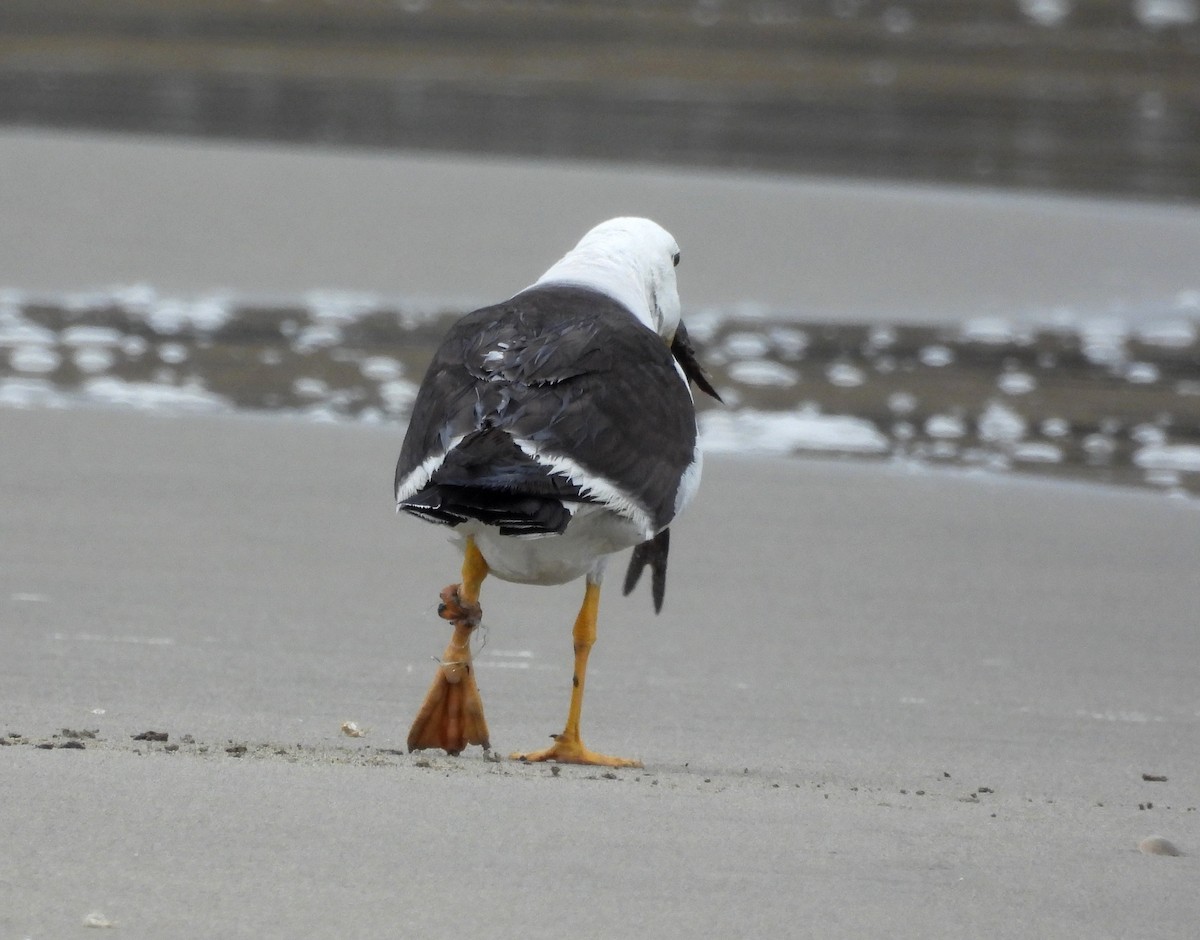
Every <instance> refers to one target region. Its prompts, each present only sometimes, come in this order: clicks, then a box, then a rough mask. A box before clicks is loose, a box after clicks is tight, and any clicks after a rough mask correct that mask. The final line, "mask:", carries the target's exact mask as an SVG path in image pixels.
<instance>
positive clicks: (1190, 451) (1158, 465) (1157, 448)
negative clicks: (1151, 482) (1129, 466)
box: [1133, 444, 1200, 473]
mask: <svg viewBox="0 0 1200 940" xmlns="http://www.w3.org/2000/svg"><path fill="white" fill-rule="evenodd" d="M1133 462H1134V463H1135V464H1137V465H1138V466H1139V467H1141V468H1142V469H1143V470H1176V471H1184V472H1188V473H1200V445H1196V444H1150V445H1147V446H1146V447H1143V448H1141V449H1140V450H1138V451H1137V452H1136V453H1135V454H1134V455H1133Z"/></svg>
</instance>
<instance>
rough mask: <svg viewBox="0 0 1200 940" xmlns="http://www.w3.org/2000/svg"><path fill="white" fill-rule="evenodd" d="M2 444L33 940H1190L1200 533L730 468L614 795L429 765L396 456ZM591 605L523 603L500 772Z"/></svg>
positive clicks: (848, 475)
mask: <svg viewBox="0 0 1200 940" xmlns="http://www.w3.org/2000/svg"><path fill="white" fill-rule="evenodd" d="M0 426H2V427H3V437H4V440H5V443H6V446H5V447H4V448H3V452H2V454H3V455H2V456H0V479H2V481H3V486H0V493H2V494H3V496H2V497H0V498H2V500H3V502H2V505H0V518H2V519H3V521H4V533H5V537H4V539H3V542H2V546H3V547H2V549H0V551H2V552H3V557H2V565H0V571H2V572H3V574H2V578H3V586H2V590H0V603H2V604H3V609H4V615H3V619H4V622H5V625H6V629H5V655H4V658H3V663H4V665H3V682H2V683H0V713H2V714H3V715H4V723H3V728H2V729H0V731H2V732H3V734H4V735H6V736H7V738H6V740H7V741H8V742H9V746H7V747H4V748H3V749H0V762H3V764H4V768H5V770H4V777H5V780H6V784H7V786H6V789H7V792H8V794H9V796H8V798H6V799H5V800H4V801H2V803H0V823H2V825H3V829H4V831H5V833H6V834H7V840H8V845H9V846H10V851H9V852H7V853H5V856H4V862H3V867H2V868H0V892H2V898H3V903H2V904H0V928H2V930H3V933H4V935H5V936H14V937H24V936H31V937H50V936H59V937H61V936H72V935H75V933H77V932H78V930H79V928H80V925H81V924H82V923H83V921H84V919H85V918H86V917H88V916H89V915H91V914H93V913H98V914H100V915H102V916H103V917H104V918H107V919H109V920H111V921H115V922H116V923H117V924H118V928H117V929H118V931H119V932H120V934H122V935H127V936H154V937H189V936H196V935H197V934H220V935H223V936H256V937H294V936H298V935H300V936H313V937H316V936H348V935H350V936H397V935H408V936H427V937H442V936H445V937H449V936H463V935H467V936H471V935H479V934H480V933H483V932H484V931H486V932H488V933H490V934H495V935H500V936H512V935H515V934H517V933H518V932H520V933H521V934H522V935H526V936H534V937H543V936H544V937H550V936H562V935H564V934H570V935H573V936H586V937H606V936H614V935H619V934H621V933H624V932H626V931H630V930H636V931H638V932H640V933H643V934H645V935H648V936H661V937H687V936H738V935H745V934H746V933H747V932H749V931H753V932H754V933H763V934H775V935H786V936H843V937H852V936H880V935H884V934H886V935H888V936H901V937H918V936H921V937H929V936H967V935H973V936H989V937H1028V936H1034V935H1035V936H1047V937H1050V936H1062V937H1066V936H1089V937H1127V936H1142V937H1181V938H1182V937H1188V936H1191V935H1192V932H1193V930H1194V924H1195V915H1196V901H1195V892H1194V891H1193V890H1192V889H1193V887H1194V885H1195V883H1196V875H1197V870H1196V865H1197V862H1196V859H1197V857H1198V853H1200V809H1198V808H1197V806H1198V804H1200V791H1198V789H1197V786H1196V781H1197V779H1200V759H1198V756H1197V750H1196V748H1195V746H1194V744H1195V741H1196V731H1197V726H1198V723H1200V700H1198V699H1197V696H1196V683H1195V670H1194V663H1195V662H1196V661H1197V655H1198V654H1200V649H1198V641H1197V633H1196V630H1195V612H1194V598H1193V592H1192V590H1191V587H1190V585H1191V583H1192V579H1193V576H1194V570H1193V569H1194V560H1195V557H1196V552H1195V550H1196V546H1197V536H1196V522H1197V518H1196V512H1195V507H1194V506H1191V505H1185V506H1182V507H1181V506H1180V505H1178V504H1177V503H1174V502H1172V501H1170V500H1166V499H1163V498H1161V497H1154V496H1147V495H1143V494H1135V493H1129V492H1125V491H1121V490H1115V489H1104V488H1098V487H1097V488H1087V487H1077V486H1068V485H1047V484H1030V483H1022V482H1018V481H1013V480H1000V481H997V480H994V479H993V480H980V479H974V478H970V477H969V476H966V475H956V474H946V473H942V474H936V473H916V474H913V473H906V472H904V471H901V470H897V469H889V468H886V467H871V466H857V465H848V464H843V463H836V462H829V463H821V462H802V461H737V460H728V459H725V460H713V461H710V465H709V467H708V469H707V477H708V478H707V480H706V483H705V488H704V492H703V495H702V497H701V499H700V501H699V503H698V505H697V506H696V507H695V511H694V512H692V513H691V514H690V515H689V516H688V517H687V518H686V519H685V520H684V521H683V522H682V523H681V524H680V525H679V526H678V527H677V529H676V539H675V540H674V543H673V544H674V547H675V552H674V553H673V558H672V571H671V579H670V583H669V585H668V593H667V604H666V608H665V610H664V613H663V614H662V615H661V616H660V617H659V618H658V619H657V620H656V619H655V618H654V617H653V615H652V613H651V611H650V602H649V599H648V597H646V596H639V595H635V596H633V597H630V598H621V597H620V596H619V593H620V592H619V590H617V589H616V588H615V587H614V586H613V585H610V586H609V589H608V591H607V593H606V596H605V598H604V603H603V607H602V611H603V612H602V623H601V633H600V643H599V645H598V646H597V649H596V655H595V656H594V658H593V663H594V667H593V672H592V673H591V674H590V675H589V678H590V679H591V681H590V682H589V697H588V703H587V709H586V712H585V723H586V732H587V733H588V736H589V739H590V740H591V741H592V742H593V743H594V744H595V746H598V747H602V748H607V749H610V750H612V751H614V752H617V753H627V754H633V755H638V756H640V757H641V758H643V760H644V761H645V765H646V766H645V769H644V770H643V771H623V772H620V773H618V774H615V775H613V776H612V777H611V778H610V777H606V776H605V775H604V774H603V773H600V772H597V771H596V770H594V769H584V768H571V767H568V768H564V769H562V771H561V773H557V774H556V773H554V772H553V770H552V769H551V768H547V767H535V766H521V765H515V764H511V763H509V762H506V761H505V762H500V763H494V762H490V761H487V760H485V759H483V756H482V754H481V752H480V751H479V750H478V749H473V750H472V751H469V752H467V753H466V754H464V755H463V756H462V757H460V758H457V759H453V758H448V757H445V756H440V755H436V754H423V755H406V754H403V753H400V751H401V750H402V748H403V740H404V734H405V732H406V729H407V723H408V720H409V719H410V717H411V715H412V713H413V711H414V709H415V708H416V706H417V704H418V702H419V700H420V697H421V695H422V694H423V692H424V689H425V686H426V683H427V681H428V678H429V675H430V670H431V669H432V668H433V663H432V662H431V657H432V656H434V655H436V654H437V653H438V652H439V651H440V649H441V647H442V645H443V644H444V639H445V629H444V625H443V623H442V622H441V621H440V620H439V619H438V618H437V616H436V614H435V610H434V607H435V603H436V592H437V590H438V589H439V588H440V587H441V585H443V584H444V583H446V582H447V581H448V580H451V579H452V577H453V575H454V569H455V562H454V559H453V555H452V553H451V551H450V549H449V547H448V546H446V547H440V545H441V542H442V537H441V535H440V533H439V532H437V531H435V530H433V529H432V528H430V527H426V526H424V525H422V524H420V523H418V522H415V521H408V520H403V519H397V518H396V517H395V516H394V515H393V513H392V512H391V507H390V500H389V493H388V476H389V475H388V471H389V464H390V462H391V458H392V456H393V452H394V451H395V450H396V448H397V445H398V441H399V437H400V433H399V430H398V429H364V428H355V427H341V426H330V427H314V426H311V425H307V424H303V423H300V422H294V421H285V420H263V419H255V418H217V419H210V418H200V417H195V418H185V419H159V418H155V417H148V416H141V415H134V414H120V413H113V412H105V411H99V410H95V411H65V412H60V411H27V412H23V411H5V412H0ZM613 580H617V579H613ZM575 593H576V592H575V591H574V590H572V589H571V588H569V587H568V588H563V589H553V590H551V589H541V590H531V589H520V588H516V587H514V586H510V585H504V584H500V583H494V584H492V583H489V584H488V585H486V590H485V595H484V603H485V612H486V613H485V622H486V625H487V634H486V643H485V645H484V646H483V648H482V650H481V651H480V653H479V662H480V667H479V675H480V684H481V688H482V690H483V694H484V697H485V703H486V704H487V706H488V708H489V712H490V715H489V717H490V721H491V724H492V729H493V741H494V743H495V745H496V746H497V748H498V749H499V750H500V751H501V752H506V751H507V750H508V749H511V748H520V747H528V746H530V745H534V744H536V743H537V742H538V741H541V740H544V738H545V736H546V735H547V734H548V733H550V732H552V731H554V730H557V726H558V725H559V723H560V722H561V719H562V712H563V710H564V708H565V702H566V691H567V689H566V685H567V683H568V682H569V673H568V669H569V662H568V658H569V639H568V637H569V624H570V619H571V615H572V609H573V607H574V605H575V604H576V603H577V600H578V599H577V598H576V596H575ZM348 720H349V721H354V722H356V723H357V725H359V726H360V727H362V728H365V729H368V733H367V734H366V735H365V736H363V737H361V738H349V737H346V736H345V735H344V734H343V733H342V732H341V730H340V726H341V724H342V723H343V722H344V721H348ZM64 729H69V731H70V732H73V733H74V734H75V735H83V736H82V737H78V736H76V737H72V736H71V735H68V734H67V732H65V731H64ZM147 731H158V732H166V733H167V734H168V735H169V737H168V739H167V740H166V741H162V742H154V741H138V740H135V736H137V735H140V734H143V733H144V732H147ZM15 735H19V737H14V736H15ZM93 735H94V736H93ZM72 742H74V743H76V744H82V745H83V747H82V748H80V747H76V746H68V745H71V744H72ZM1144 774H1147V775H1151V776H1164V777H1166V780H1165V781H1154V780H1150V781H1148V780H1146V779H1144V777H1143V775H1144ZM1153 834H1158V835H1162V836H1163V837H1165V838H1167V839H1169V840H1170V841H1171V842H1172V843H1173V844H1175V845H1176V846H1177V847H1179V848H1180V849H1181V850H1182V851H1184V852H1186V853H1188V854H1187V855H1186V856H1183V857H1175V858H1172V857H1159V856H1148V855H1146V854H1142V853H1140V852H1139V851H1138V849H1137V846H1138V843H1139V841H1140V840H1142V839H1144V838H1146V837H1148V836H1151V835H1153Z"/></svg>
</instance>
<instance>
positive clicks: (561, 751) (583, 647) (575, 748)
mask: <svg viewBox="0 0 1200 940" xmlns="http://www.w3.org/2000/svg"><path fill="white" fill-rule="evenodd" d="M599 609H600V585H599V584H594V583H592V582H591V581H588V582H587V589H586V590H585V592H584V595H583V606H582V607H580V608H579V616H578V617H576V618H575V630H574V632H573V634H572V635H573V636H574V638H575V674H574V676H573V677H572V680H571V708H570V710H569V711H568V712H567V725H566V727H565V728H564V729H563V732H562V734H559V735H555V738H554V743H553V744H552V745H550V747H548V748H546V749H545V750H542V751H533V752H531V753H528V754H513V755H512V759H513V760H523V761H558V762H559V763H562V764H599V765H601V766H604V767H641V766H642V762H641V761H637V760H630V759H628V758H626V757H610V756H608V755H607V754H597V753H596V752H595V751H589V750H588V749H587V748H586V747H584V746H583V740H582V739H581V738H580V736H579V716H580V713H581V712H582V711H583V684H584V680H585V678H586V674H587V661H588V654H589V653H591V651H592V644H593V643H595V642H596V615H597V614H598V612H599Z"/></svg>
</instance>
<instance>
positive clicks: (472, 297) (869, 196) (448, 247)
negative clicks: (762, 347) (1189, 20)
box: [0, 129, 1200, 323]
mask: <svg viewBox="0 0 1200 940" xmlns="http://www.w3.org/2000/svg"><path fill="white" fill-rule="evenodd" d="M0 167H3V168H4V172H3V173H2V174H0V205H3V206H4V207H5V215H6V224H4V225H2V226H0V286H2V287H11V288H19V289H23V290H32V291H40V292H55V293H57V292H63V291H94V290H98V289H103V288H110V287H113V286H122V285H129V284H137V283H146V284H149V285H151V286H152V287H154V288H155V289H156V290H158V291H160V292H162V293H164V294H168V295H185V296H192V295H196V294H201V293H209V292H216V291H227V292H230V293H232V294H234V295H244V294H252V295H253V294H267V295H283V296H287V297H296V296H297V295H299V294H302V293H304V292H307V291H329V290H343V291H344V290H351V291H358V292H364V293H368V294H375V295H382V296H384V297H386V298H401V299H407V300H413V299H436V300H438V301H452V302H463V303H472V302H479V303H482V302H490V301H494V300H495V299H496V298H497V297H507V296H511V294H513V293H514V292H515V291H517V290H519V289H521V288H522V287H524V286H526V285H527V284H528V283H531V282H532V281H533V280H534V279H535V278H536V277H537V276H538V275H539V274H540V273H541V272H542V271H543V270H545V268H546V266H547V264H548V263H549V261H550V260H553V259H554V258H557V257H558V256H559V255H561V254H562V253H563V251H564V250H565V249H566V248H567V247H569V246H570V245H572V244H574V243H575V241H576V240H577V239H578V238H579V236H580V235H581V234H582V233H583V232H585V231H586V230H587V229H589V228H590V227H591V226H592V225H594V224H595V223H596V222H598V221H601V220H603V219H606V218H609V217H611V216H614V215H621V214H636V215H646V216H650V217H651V218H654V219H656V220H657V221H659V222H661V223H662V224H663V225H664V226H666V227H667V228H668V229H670V231H671V232H672V233H673V234H674V235H675V236H676V238H677V239H678V241H679V243H680V245H681V247H682V249H683V257H684V262H683V267H682V269H681V272H682V276H683V277H684V281H683V283H682V287H681V293H682V296H683V302H684V308H685V312H686V311H696V310H698V309H702V308H705V307H710V306H729V305H742V306H747V305H748V306H750V307H752V308H756V307H757V308H761V307H763V306H765V307H766V308H769V309H776V310H782V311H785V312H787V313H789V314H791V315H793V316H795V317H796V318H800V319H812V320H819V321H839V320H840V321H861V320H864V319H867V320H880V319H882V320H886V321H889V322H905V323H931V322H947V321H958V320H961V319H962V318H965V317H973V316H986V315H993V316H994V315H1003V316H1040V317H1046V316H1050V315H1055V314H1058V315H1063V314H1070V315H1083V314H1091V315H1101V314H1104V315H1108V314H1113V315H1135V316H1136V315H1141V314H1144V313H1147V312H1149V313H1154V312H1158V311H1163V310H1172V309H1174V308H1176V307H1177V306H1178V305H1179V303H1180V295H1181V294H1186V295H1187V296H1188V297H1195V296H1200V295H1197V293H1196V292H1198V291H1200V280H1198V275H1197V272H1196V263H1195V259H1196V258H1197V257H1198V256H1200V209H1196V208H1169V207H1163V206H1151V205H1139V204H1136V203H1127V202H1125V203H1122V202H1105V201H1101V200H1083V199H1069V198H1061V197H1052V196H1044V195H1039V196H1014V195H1003V196H998V195H993V194H989V193H986V192H984V191H972V190H965V189H964V190H956V189H949V188H947V189H938V188H922V187H899V186H886V185H866V184H837V183H830V182H827V181H818V180H805V179H802V178H801V179H797V178H794V177H793V178H789V177H782V176H780V177H771V176H766V175H763V176H746V175H739V174H736V173H720V172H701V171H686V170H669V169H655V170H651V169H640V168H634V169H629V168H620V167H615V166H612V165H601V164H586V163H577V164H563V163H553V162H547V163H538V162H535V161H511V160H487V159H481V158H469V157H458V156H449V155H422V156H416V155H411V154H387V155H382V154H363V153H353V152H338V151H333V150H330V151H318V150H304V149H297V148H286V147H270V146H255V145H239V146H232V145H224V146H222V145H217V144H200V143H196V142H172V141H170V140H163V139H154V140H151V139H139V138H132V137H128V138H127V137H116V136H112V137H106V136H102V135H101V136H90V135H66V134H64V135H58V134H53V133H47V132H40V131H37V132H35V131H22V130H11V129H10V130H0ZM1197 302H1200V301H1197Z"/></svg>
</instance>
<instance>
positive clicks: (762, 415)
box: [700, 409, 890, 454]
mask: <svg viewBox="0 0 1200 940" xmlns="http://www.w3.org/2000/svg"><path fill="white" fill-rule="evenodd" d="M700 439H701V444H702V445H703V447H704V449H705V450H706V451H708V452H710V453H736V454H790V453H795V452H797V451H825V452H829V451H837V452H840V453H854V454H885V453H887V452H888V450H889V449H890V444H889V443H888V439H887V437H885V436H884V435H883V434H882V433H881V432H880V431H879V429H878V428H876V427H875V425H874V424H872V423H871V422H870V421H865V420H863V419H862V418H853V417H848V416H844V415H823V414H818V413H816V412H810V411H803V412H786V413H775V412H762V411H755V410H753V409H746V410H743V411H739V412H737V413H736V414H732V413H730V412H726V411H707V412H705V413H704V414H703V415H701V417H700Z"/></svg>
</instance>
